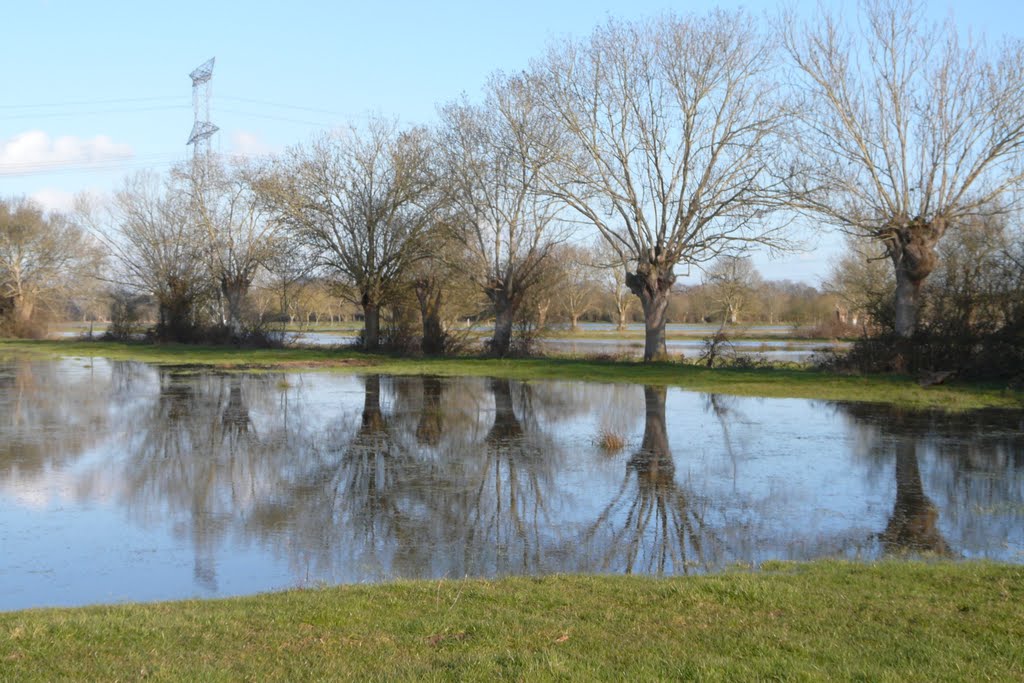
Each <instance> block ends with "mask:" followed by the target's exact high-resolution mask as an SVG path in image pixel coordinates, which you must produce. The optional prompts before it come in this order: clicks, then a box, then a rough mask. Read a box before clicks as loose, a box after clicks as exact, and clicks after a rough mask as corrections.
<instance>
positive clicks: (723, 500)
mask: <svg viewBox="0 0 1024 683" xmlns="http://www.w3.org/2000/svg"><path fill="white" fill-rule="evenodd" d="M604 431H609V432H612V433H615V434H618V435H620V436H621V437H622V438H623V439H624V441H625V445H624V447H623V448H622V450H620V451H618V452H615V453H609V452H607V451H605V450H603V449H602V448H601V447H600V446H599V445H598V440H599V436H600V434H601V433H602V432H604ZM0 548H2V549H3V552H2V554H0V610H10V609H19V608H25V607H37V606H50V605H79V604H90V603H100V602H118V601H128V600H133V601H134V600H157V599H172V598H184V597H213V596H225V595H239V594H250V593H256V592H261V591H267V590H274V589H282V588H288V587H295V586H311V585H321V584H335V583H343V582H373V581H382V580H387V579H392V578H398V577H431V578H436V577H462V576H497V575H508V574H542V573H549V572H600V573H606V572H611V573H623V572H634V573H648V574H680V573H690V572H707V571H716V570H720V569H722V568H725V567H729V566H732V565H734V564H736V563H742V564H744V565H750V564H752V565H757V564H758V563H761V562H763V561H766V560H771V559H788V560H806V559H812V558H819V557H846V558H866V559H868V558H878V557H881V556H885V555H890V554H892V555H898V556H903V555H906V554H910V555H916V554H922V553H924V554H928V555H932V554H937V555H942V556H948V557H953V558H991V559H995V560H1001V561H1008V562H1018V563H1024V411H1003V412H996V411H986V412H977V413H970V414H965V415H955V416H950V415H944V414H941V413H934V412H933V413H918V412H909V411H899V410H893V409H891V408H880V407H877V406H873V405H868V404H849V405H844V404H835V403H826V402H816V401H806V400H797V399H757V398H738V397H729V396H721V395H708V394H700V393H694V392H687V391H682V390H678V389H668V390H665V389H663V388H655V387H644V386H633V385H603V384H588V383H580V382H534V383H528V384H527V383H520V382H514V381H508V380H495V379H485V378H472V379H439V378H431V377H387V376H384V377H378V376H366V377H357V376H346V375H333V374H329V373H315V372H310V373H289V374H273V373H270V374H266V373H263V374H246V373H235V374H224V373H215V372H209V371H199V372H196V371H195V370H187V369H179V370H174V369H166V368H162V369H160V368H155V367H153V366H148V365H145V364H141V363H129V362H107V361H104V360H100V359H97V360H89V359H66V360H62V361H17V362H6V363H0Z"/></svg>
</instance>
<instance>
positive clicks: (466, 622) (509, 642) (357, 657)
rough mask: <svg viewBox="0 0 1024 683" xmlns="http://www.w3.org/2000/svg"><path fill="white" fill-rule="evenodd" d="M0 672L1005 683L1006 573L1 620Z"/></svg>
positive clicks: (1018, 654)
mask: <svg viewBox="0 0 1024 683" xmlns="http://www.w3.org/2000/svg"><path fill="white" fill-rule="evenodd" d="M0 678H3V679H6V680H18V681H36V680H38V681H49V680H57V679H65V678H72V679H75V680H114V679H118V680H134V679H140V678H148V679H153V680H185V679H188V680H196V679H200V680H308V679H319V680H333V679H360V680H368V679H375V680H396V679H441V680H463V679H469V680H497V679H512V680H550V679H573V680H652V679H692V678H699V679H707V680H768V679H771V680H777V679H787V680H788V679H794V680H819V679H825V678H828V679H844V680H850V679H853V680H871V681H886V680H890V681H906V680H917V681H939V680H1021V679H1022V678H1024V568H1022V567H1012V566H1001V565H988V564H952V563H940V564H923V563H914V562H906V563H902V562H883V563H879V564H867V565H865V564H848V563H840V562H816V563H812V564H806V565H792V566H787V565H780V566H778V567H776V571H761V572H758V573H746V572H744V573H730V574H725V575H718V576H703V577H690V578H673V579H650V578H639V577H575V576H556V577H548V578H539V579H531V578H513V579H502V580H498V581H482V580H463V581H442V582H426V581H417V582H398V583H392V584H384V585H377V586H345V587H338V588H326V589H314V590H300V591H291V592H286V593H277V594H268V595H260V596H254V597H246V598H237V599H231V600H214V601H207V602H200V601H188V602H175V603H160V604H142V605H123V606H112V607H88V608H81V609H46V610H32V611H27V612H13V613H6V614H0Z"/></svg>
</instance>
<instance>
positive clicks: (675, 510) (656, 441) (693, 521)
mask: <svg viewBox="0 0 1024 683" xmlns="http://www.w3.org/2000/svg"><path fill="white" fill-rule="evenodd" d="M665 395H666V389H665V387H653V386H645V387H644V404H645V406H646V414H645V418H644V434H643V438H642V440H641V443H640V449H639V450H638V451H637V452H636V453H634V454H633V455H632V457H630V459H629V461H628V462H627V464H626V477H625V479H624V481H623V482H622V486H621V487H620V488H619V491H618V493H616V494H615V496H614V497H613V498H612V500H611V502H610V503H609V504H608V505H607V506H606V507H605V509H604V510H603V511H602V513H601V515H600V516H599V517H598V518H597V520H596V521H595V522H594V523H593V525H591V527H590V528H589V529H588V531H587V534H586V539H587V541H588V542H589V541H592V540H593V539H595V538H597V536H598V534H600V533H602V532H605V531H606V530H610V534H608V536H607V537H606V538H604V539H603V543H604V544H605V548H604V549H603V550H602V553H603V558H602V562H601V567H600V568H601V569H602V570H603V571H608V570H610V569H616V568H618V566H619V563H621V566H622V569H623V571H625V572H626V573H627V574H632V573H633V572H635V571H641V572H646V573H654V574H659V575H661V574H665V573H666V572H671V573H687V572H688V571H689V569H690V567H691V566H703V565H705V564H706V558H705V557H704V551H705V545H706V541H707V539H706V538H705V537H706V536H709V535H710V530H709V529H708V527H707V525H705V523H704V519H703V509H702V507H703V504H702V501H700V500H699V499H698V497H697V496H696V495H695V494H694V493H693V492H692V491H689V490H687V489H686V488H684V487H682V486H680V484H679V483H678V482H677V481H676V477H675V463H674V462H673V460H672V452H671V450H670V449H669V445H668V431H667V429H666V425H665Z"/></svg>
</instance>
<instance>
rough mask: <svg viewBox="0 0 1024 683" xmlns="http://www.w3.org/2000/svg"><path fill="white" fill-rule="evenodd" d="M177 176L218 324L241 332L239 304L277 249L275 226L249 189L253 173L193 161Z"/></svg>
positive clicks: (241, 303)
mask: <svg viewBox="0 0 1024 683" xmlns="http://www.w3.org/2000/svg"><path fill="white" fill-rule="evenodd" d="M175 172H176V173H177V174H178V175H180V176H182V179H183V181H184V187H185V188H186V189H187V190H188V191H189V193H190V197H191V208H192V211H193V212H194V214H195V220H196V221H197V222H198V226H199V228H200V231H201V233H202V235H203V238H204V242H205V245H204V246H205V256H206V259H207V264H208V266H207V267H208V269H209V272H210V275H211V277H212V278H213V279H214V281H215V282H216V292H217V294H218V297H219V299H220V301H219V303H220V311H219V317H220V324H221V325H224V326H225V327H227V328H228V329H229V330H230V331H231V333H232V334H233V335H235V336H236V337H238V336H240V335H241V334H242V333H243V326H244V322H245V320H244V316H243V304H244V303H245V299H246V296H247V295H248V293H249V288H250V287H251V286H252V283H253V280H254V279H255V277H256V273H257V271H258V270H259V269H260V268H261V267H264V266H266V265H267V264H268V263H269V262H270V260H271V259H272V258H273V256H274V253H275V252H276V251H277V250H278V249H279V248H280V245H279V244H278V243H277V239H276V238H277V227H278V224H277V223H276V222H275V221H272V220H270V218H269V216H268V215H267V212H266V206H265V204H264V203H263V202H262V201H261V199H260V197H259V196H258V195H257V193H256V192H255V190H254V183H255V182H258V181H257V177H258V176H257V174H255V173H253V172H251V171H250V170H249V169H246V168H245V167H243V166H240V165H237V166H234V167H226V166H225V165H224V164H223V163H222V162H220V161H219V160H216V161H215V163H201V162H200V163H193V164H191V165H189V166H186V167H181V168H179V169H176V171H175Z"/></svg>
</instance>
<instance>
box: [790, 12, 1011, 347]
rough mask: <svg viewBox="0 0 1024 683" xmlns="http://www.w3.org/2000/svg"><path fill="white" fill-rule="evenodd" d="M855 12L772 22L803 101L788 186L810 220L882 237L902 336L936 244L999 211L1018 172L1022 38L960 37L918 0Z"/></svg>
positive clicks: (912, 324)
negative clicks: (846, 17)
mask: <svg viewBox="0 0 1024 683" xmlns="http://www.w3.org/2000/svg"><path fill="white" fill-rule="evenodd" d="M858 19H859V21H858V22H857V23H856V24H854V25H851V24H850V23H848V22H846V21H843V20H842V19H841V18H838V17H836V16H833V15H830V14H828V13H825V14H824V15H823V16H822V17H821V19H820V21H819V23H818V24H817V25H814V26H810V27H801V26H799V25H797V22H795V21H794V20H793V19H792V17H787V18H786V19H785V21H784V24H785V26H784V34H785V44H786V48H787V51H788V53H789V55H790V57H791V58H792V61H793V63H794V64H795V66H796V73H797V75H798V78H799V81H800V83H799V85H800V87H802V89H803V91H804V92H805V94H806V99H807V102H806V106H805V107H803V109H802V123H803V125H802V129H801V130H800V134H799V136H797V138H796V139H797V140H798V141H799V142H800V150H801V152H802V153H803V154H804V155H805V160H806V163H805V164H803V165H804V166H805V167H806V172H805V174H802V175H801V176H800V178H801V182H800V184H799V185H794V188H793V189H794V190H795V191H796V195H797V197H798V199H799V202H798V203H799V205H800V206H802V208H803V209H804V210H805V211H807V212H809V213H810V214H812V215H813V216H815V217H817V218H818V219H819V220H823V221H825V222H827V223H830V224H832V225H834V226H837V227H838V228H839V229H841V230H844V231H846V232H849V233H852V234H856V235H863V236H867V237H870V238H872V239H874V240H876V241H877V242H878V243H879V244H880V245H881V247H882V248H883V250H884V255H885V256H886V257H888V259H889V260H890V261H891V263H892V266H893V269H894V272H895V276H896V278H895V279H896V283H895V287H896V289H895V291H896V310H895V331H896V333H897V334H898V335H899V336H901V337H904V338H906V337H909V336H911V335H912V334H913V333H914V331H915V329H916V326H917V317H918V306H919V295H920V291H921V285H922V283H923V282H924V280H925V279H926V278H927V277H928V275H929V274H930V273H931V272H932V271H933V270H934V269H935V266H936V263H937V259H938V254H937V251H936V245H937V244H938V242H939V240H940V239H941V238H942V236H943V235H944V234H945V233H946V231H947V230H950V229H962V228H963V226H964V225H965V221H966V220H967V219H968V218H969V217H970V216H972V215H975V214H979V213H984V212H987V211H992V210H996V209H998V208H1000V207H1002V208H1004V209H1005V208H1006V206H1007V204H1008V203H1009V202H1010V201H1012V195H1013V193H1014V192H1015V191H1016V190H1019V189H1020V187H1021V184H1022V180H1024V164H1022V161H1024V156H1022V150H1024V68H1022V66H1021V65H1022V64H1024V44H1022V43H1021V42H1020V41H1006V42H1003V43H1001V44H1000V46H999V47H998V48H996V49H994V50H989V49H987V48H986V46H985V45H984V44H983V43H982V42H979V41H974V40H971V39H967V40H963V39H961V37H960V35H959V32H958V31H957V29H956V27H955V25H954V24H953V22H952V20H948V21H946V22H945V23H943V24H941V25H934V24H932V23H931V22H929V21H927V20H926V18H925V3H923V2H919V1H917V0H866V1H865V2H862V3H861V5H860V12H859V16H858Z"/></svg>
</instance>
